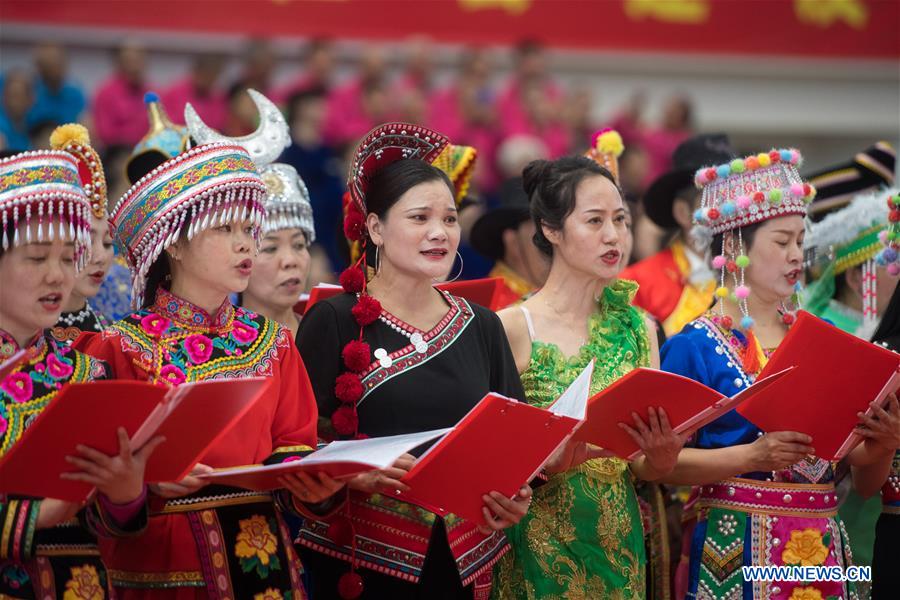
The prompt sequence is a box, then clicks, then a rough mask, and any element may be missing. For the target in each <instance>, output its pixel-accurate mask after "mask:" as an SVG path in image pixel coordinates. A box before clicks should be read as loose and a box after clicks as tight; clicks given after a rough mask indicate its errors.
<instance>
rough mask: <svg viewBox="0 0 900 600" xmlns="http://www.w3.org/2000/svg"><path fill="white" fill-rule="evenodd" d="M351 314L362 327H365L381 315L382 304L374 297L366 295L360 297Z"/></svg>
mask: <svg viewBox="0 0 900 600" xmlns="http://www.w3.org/2000/svg"><path fill="white" fill-rule="evenodd" d="M350 312H351V314H353V318H354V319H356V322H357V323H359V325H360V327H365V326H366V325H369V324H371V323H372V322H374V321H375V319H377V318H378V315H380V314H381V303H379V302H378V300H376V299H375V298H373V297H372V296H369V295H368V294H364V295H362V296H360V297H359V300H358V301H357V302H356V304H354V305H353V308H351V309H350Z"/></svg>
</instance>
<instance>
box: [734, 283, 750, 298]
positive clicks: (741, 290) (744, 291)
mask: <svg viewBox="0 0 900 600" xmlns="http://www.w3.org/2000/svg"><path fill="white" fill-rule="evenodd" d="M734 295H735V296H736V297H737V298H738V299H739V300H746V299H747V298H748V297H749V296H750V288H748V287H747V286H746V285H739V286H737V287H736V288H734Z"/></svg>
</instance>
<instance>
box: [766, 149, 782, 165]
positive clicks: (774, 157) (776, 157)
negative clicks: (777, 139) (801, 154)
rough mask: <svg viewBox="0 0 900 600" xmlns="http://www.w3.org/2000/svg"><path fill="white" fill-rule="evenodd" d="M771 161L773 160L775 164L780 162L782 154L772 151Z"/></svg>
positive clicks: (770, 153)
mask: <svg viewBox="0 0 900 600" xmlns="http://www.w3.org/2000/svg"><path fill="white" fill-rule="evenodd" d="M769 160H771V161H772V163H773V164H774V163H777V162H780V161H781V152H779V151H778V150H772V151H771V152H769Z"/></svg>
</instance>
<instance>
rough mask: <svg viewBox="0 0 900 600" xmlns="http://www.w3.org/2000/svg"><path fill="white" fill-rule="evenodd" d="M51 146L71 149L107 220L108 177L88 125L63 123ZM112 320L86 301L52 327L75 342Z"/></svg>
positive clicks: (94, 205)
mask: <svg viewBox="0 0 900 600" xmlns="http://www.w3.org/2000/svg"><path fill="white" fill-rule="evenodd" d="M50 146H51V147H52V148H53V149H54V150H63V151H65V152H68V153H69V154H71V155H72V156H73V157H75V160H76V161H77V162H78V175H79V177H80V179H81V185H82V187H83V188H84V190H85V195H86V196H87V197H88V200H89V201H90V203H91V213H92V214H93V215H94V217H96V218H98V219H103V220H106V219H108V218H109V215H108V214H107V211H106V201H107V195H106V177H105V176H104V174H103V164H102V163H101V162H100V156H99V155H98V154H97V151H96V150H94V149H93V148H92V147H91V140H90V136H89V135H88V132H87V129H85V128H84V126H82V125H79V124H77V123H70V124H68V125H61V126H59V127H57V128H56V129H55V130H53V133H52V134H51V135H50ZM107 327H109V321H108V320H107V319H106V317H104V316H103V315H102V314H100V313H99V312H97V311H96V310H95V309H94V308H93V307H92V306H91V304H90V302H85V304H84V306H83V307H82V308H80V309H79V310H73V311H70V312H63V313H62V314H61V315H60V316H59V321H57V323H56V325H55V326H54V327H52V328H51V329H50V333H51V334H52V335H53V337H54V338H56V340H57V341H59V342H62V343H64V344H71V343H72V342H74V341H75V339H76V338H77V337H78V336H79V335H80V334H81V332H82V331H94V332H99V331H103V330H104V329H105V328H107Z"/></svg>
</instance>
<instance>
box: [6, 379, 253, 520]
mask: <svg viewBox="0 0 900 600" xmlns="http://www.w3.org/2000/svg"><path fill="white" fill-rule="evenodd" d="M269 383H270V380H268V379H266V378H245V379H228V380H224V379H219V380H213V381H203V382H199V383H185V384H182V385H180V386H178V387H175V388H166V387H163V386H159V385H154V384H150V383H147V382H142V381H98V382H93V383H74V384H70V385H67V386H66V387H64V388H63V389H62V391H60V393H59V394H57V396H56V397H55V398H53V400H51V401H50V403H49V404H48V405H47V407H46V408H45V409H44V410H43V411H42V412H41V414H40V415H39V416H38V417H37V419H36V420H35V422H34V423H33V424H32V425H31V426H30V427H29V428H28V429H27V430H26V431H25V434H24V435H23V436H22V439H20V440H19V441H18V442H16V443H15V444H14V445H13V446H12V447H11V448H10V449H9V450H8V451H7V453H6V454H5V455H4V456H3V457H2V458H0V492H3V493H11V494H21V495H27V496H36V497H40V498H59V499H61V500H68V501H72V502H80V501H82V500H84V499H85V498H87V497H88V496H89V495H90V493H91V491H92V488H91V486H89V485H87V484H84V483H80V482H75V481H67V480H64V479H60V478H59V475H60V473H64V472H70V471H73V470H74V469H73V467H72V465H70V464H69V463H68V462H66V460H65V457H66V456H67V455H76V454H77V453H76V450H75V446H76V445H78V444H84V445H86V446H90V447H91V448H94V449H96V450H99V451H100V452H103V453H104V454H107V455H114V454H117V453H118V438H117V436H116V429H117V428H118V427H124V428H125V431H127V432H128V435H129V437H131V440H132V445H133V447H135V448H140V447H141V446H143V445H144V444H145V443H146V442H147V441H149V440H150V439H151V438H152V437H154V436H156V435H164V436H165V437H166V441H165V442H164V443H163V444H161V445H160V446H158V447H157V448H156V450H155V451H154V452H153V455H152V456H151V457H150V460H149V461H148V463H147V467H146V470H145V473H144V479H145V480H146V481H148V482H156V481H177V480H179V479H181V478H183V477H184V476H185V475H187V473H188V472H189V471H190V470H191V469H192V468H193V466H194V465H195V464H196V463H197V460H198V459H199V458H200V457H201V456H202V455H203V454H204V453H205V452H206V450H207V449H208V448H209V447H210V446H212V445H213V444H214V443H215V442H216V440H217V439H219V438H220V437H221V436H222V435H223V434H225V433H226V432H227V431H228V429H230V428H231V427H232V426H233V425H234V424H235V423H236V422H237V421H238V420H239V419H240V418H241V417H242V416H243V415H244V414H246V413H247V411H248V410H250V408H251V407H252V406H253V404H254V403H255V402H256V401H257V400H258V399H259V398H260V397H261V396H262V394H263V393H264V391H265V389H266V387H267V386H268V385H269Z"/></svg>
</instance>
